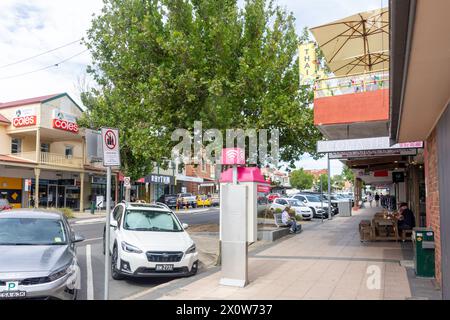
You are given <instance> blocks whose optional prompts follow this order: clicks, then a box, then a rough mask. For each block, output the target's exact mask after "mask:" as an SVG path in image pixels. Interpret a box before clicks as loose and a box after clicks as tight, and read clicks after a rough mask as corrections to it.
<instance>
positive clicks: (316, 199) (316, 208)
mask: <svg viewBox="0 0 450 320" xmlns="http://www.w3.org/2000/svg"><path fill="white" fill-rule="evenodd" d="M292 198H294V199H297V200H300V201H301V202H303V203H304V204H305V205H306V206H308V207H309V208H311V210H312V211H313V218H322V217H323V218H328V205H327V204H326V203H324V202H323V201H321V200H320V196H319V195H317V194H312V193H307V194H296V195H294V196H292Z"/></svg>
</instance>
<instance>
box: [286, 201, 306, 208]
mask: <svg viewBox="0 0 450 320" xmlns="http://www.w3.org/2000/svg"><path fill="white" fill-rule="evenodd" d="M288 202H289V204H290V205H291V206H293V207H304V206H305V205H304V204H302V203H301V202H300V201H299V200H288Z"/></svg>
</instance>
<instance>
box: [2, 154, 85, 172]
mask: <svg viewBox="0 0 450 320" xmlns="http://www.w3.org/2000/svg"><path fill="white" fill-rule="evenodd" d="M10 156H12V157H16V158H20V159H25V160H29V161H34V162H35V161H36V151H28V152H20V153H13V154H10ZM39 160H40V161H39V163H41V164H46V165H55V166H60V167H61V166H62V167H71V168H83V158H81V157H73V156H66V155H64V154H58V153H50V152H40V159H39Z"/></svg>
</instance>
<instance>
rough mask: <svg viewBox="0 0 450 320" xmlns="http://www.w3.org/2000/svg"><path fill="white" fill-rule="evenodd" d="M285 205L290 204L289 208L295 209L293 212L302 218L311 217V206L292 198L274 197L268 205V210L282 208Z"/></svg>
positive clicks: (308, 218)
mask: <svg viewBox="0 0 450 320" xmlns="http://www.w3.org/2000/svg"><path fill="white" fill-rule="evenodd" d="M287 205H289V206H291V208H292V209H293V210H295V214H296V215H300V216H301V217H302V218H303V219H304V220H311V219H312V218H313V212H312V210H311V208H309V207H307V206H306V205H305V204H303V203H302V202H301V201H299V200H297V199H294V198H276V199H275V200H274V201H273V202H272V204H271V205H270V210H272V211H275V210H276V209H281V210H284V208H286V206H287Z"/></svg>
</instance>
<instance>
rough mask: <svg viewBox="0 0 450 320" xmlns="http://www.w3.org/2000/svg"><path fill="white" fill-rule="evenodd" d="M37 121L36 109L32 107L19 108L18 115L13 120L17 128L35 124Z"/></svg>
mask: <svg viewBox="0 0 450 320" xmlns="http://www.w3.org/2000/svg"><path fill="white" fill-rule="evenodd" d="M36 123H37V118H36V110H35V109H34V108H32V107H28V108H19V109H17V110H16V116H15V118H13V121H12V124H13V126H14V127H16V128H20V127H27V126H34V125H36Z"/></svg>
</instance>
